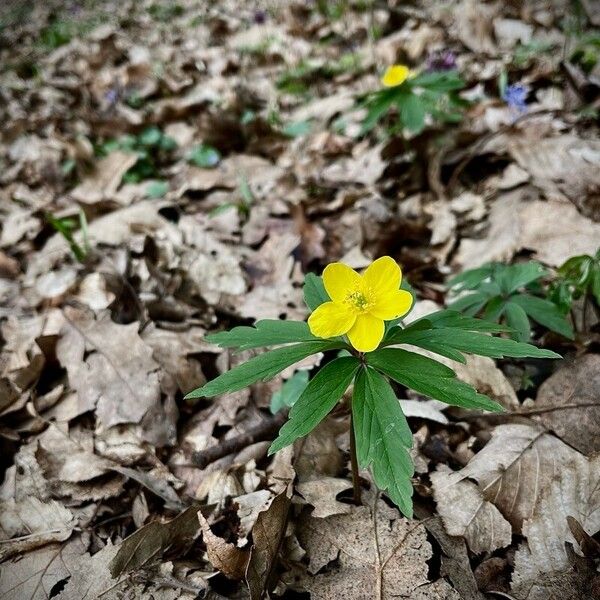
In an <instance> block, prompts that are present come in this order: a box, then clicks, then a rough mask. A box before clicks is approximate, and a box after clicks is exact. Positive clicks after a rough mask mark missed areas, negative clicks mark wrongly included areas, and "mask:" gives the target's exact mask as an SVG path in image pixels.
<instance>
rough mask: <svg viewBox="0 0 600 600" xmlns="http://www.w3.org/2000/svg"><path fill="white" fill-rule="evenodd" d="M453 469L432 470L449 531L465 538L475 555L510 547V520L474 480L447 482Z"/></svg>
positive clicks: (439, 467) (439, 502)
mask: <svg viewBox="0 0 600 600" xmlns="http://www.w3.org/2000/svg"><path fill="white" fill-rule="evenodd" d="M451 472H452V471H451V470H450V469H449V468H448V467H447V466H446V465H439V466H438V468H437V470H436V471H435V472H434V473H431V482H432V484H433V495H434V498H435V501H436V504H437V510H438V513H439V514H440V516H441V517H442V520H443V522H444V527H445V528H446V531H447V532H448V533H449V534H450V535H453V536H462V537H464V538H465V540H466V541H467V544H469V548H470V549H471V551H472V552H474V553H475V554H481V553H482V552H493V551H494V550H497V549H498V548H504V547H505V546H508V545H509V544H510V543H511V540H512V528H511V525H510V523H509V522H508V521H507V520H506V519H505V518H504V517H503V516H502V513H501V512H500V511H499V510H498V509H497V508H496V507H495V506H494V505H493V504H492V503H491V502H489V501H488V500H486V499H485V498H484V497H483V495H482V493H481V491H480V490H479V488H478V487H477V485H476V484H474V483H473V482H471V481H468V480H466V479H462V480H460V481H457V482H455V483H453V484H450V485H448V476H449V474H450V473H451Z"/></svg>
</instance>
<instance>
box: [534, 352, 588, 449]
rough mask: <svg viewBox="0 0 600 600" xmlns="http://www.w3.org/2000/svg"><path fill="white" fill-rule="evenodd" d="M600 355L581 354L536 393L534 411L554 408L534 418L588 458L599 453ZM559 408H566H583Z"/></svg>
mask: <svg viewBox="0 0 600 600" xmlns="http://www.w3.org/2000/svg"><path fill="white" fill-rule="evenodd" d="M598 390H600V355H599V354H584V355H583V356H581V357H579V358H577V359H575V360H574V361H573V362H572V363H571V364H566V365H565V366H563V367H562V368H561V369H559V370H558V371H557V372H556V373H554V374H553V375H551V376H550V377H549V378H548V379H546V381H544V383H542V385H541V386H540V389H539V390H538V394H537V399H536V402H535V407H536V408H541V409H544V408H548V409H553V408H557V409H559V410H548V412H545V413H543V414H541V415H539V416H538V417H537V419H539V420H540V421H541V422H542V423H543V424H544V426H545V427H547V428H548V429H551V430H553V431H554V432H555V433H556V435H558V436H559V437H560V438H561V439H562V440H564V441H565V442H566V443H567V444H569V445H570V446H573V448H576V449H577V450H579V451H580V452H582V453H583V454H587V455H588V456H589V455H591V454H593V453H595V452H598V451H600V405H598V404H599V399H598ZM590 403H594V404H596V406H580V407H574V408H569V409H567V408H565V409H563V410H561V409H560V408H561V407H562V406H565V405H578V404H581V405H585V404H590Z"/></svg>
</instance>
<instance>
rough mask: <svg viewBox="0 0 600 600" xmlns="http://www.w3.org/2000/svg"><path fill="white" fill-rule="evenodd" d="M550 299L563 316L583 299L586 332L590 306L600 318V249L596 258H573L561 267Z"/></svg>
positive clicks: (583, 318) (551, 287)
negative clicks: (574, 303) (575, 302)
mask: <svg viewBox="0 0 600 600" xmlns="http://www.w3.org/2000/svg"><path fill="white" fill-rule="evenodd" d="M548 297H549V298H550V300H552V302H554V303H555V304H556V305H557V306H558V308H559V310H560V311H561V312H562V313H563V314H567V313H568V312H569V311H570V310H571V308H572V306H573V302H574V301H575V300H579V299H581V298H583V309H582V315H583V316H582V320H583V324H582V327H583V329H584V330H585V329H586V327H587V322H586V321H587V319H586V317H587V309H588V307H589V306H592V307H593V308H594V310H595V311H596V314H598V315H599V316H600V248H599V249H598V250H597V251H596V254H595V255H594V256H590V255H588V254H583V255H581V256H573V257H571V258H569V260H567V261H566V262H565V263H564V264H563V265H562V266H561V267H559V268H558V271H557V276H556V279H555V280H554V281H553V282H552V283H551V285H550V291H549V296H548ZM573 320H574V319H573ZM574 324H575V323H574Z"/></svg>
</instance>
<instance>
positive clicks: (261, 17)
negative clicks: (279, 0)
mask: <svg viewBox="0 0 600 600" xmlns="http://www.w3.org/2000/svg"><path fill="white" fill-rule="evenodd" d="M266 20H267V13H266V12H265V11H264V10H257V11H256V12H255V13H254V22H255V23H257V24H258V25H262V24H263V23H264V22H265V21H266Z"/></svg>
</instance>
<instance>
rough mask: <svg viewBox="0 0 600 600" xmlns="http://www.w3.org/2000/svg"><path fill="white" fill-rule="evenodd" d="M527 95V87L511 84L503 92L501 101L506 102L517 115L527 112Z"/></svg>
mask: <svg viewBox="0 0 600 600" xmlns="http://www.w3.org/2000/svg"><path fill="white" fill-rule="evenodd" d="M528 94H529V87H528V86H526V85H523V84H522V83H513V84H512V85H509V86H507V87H506V89H505V90H504V93H503V94H502V99H503V100H504V101H505V102H506V104H507V105H508V107H509V108H510V109H512V110H514V111H517V112H519V113H524V112H526V111H527V95H528Z"/></svg>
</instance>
